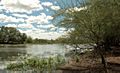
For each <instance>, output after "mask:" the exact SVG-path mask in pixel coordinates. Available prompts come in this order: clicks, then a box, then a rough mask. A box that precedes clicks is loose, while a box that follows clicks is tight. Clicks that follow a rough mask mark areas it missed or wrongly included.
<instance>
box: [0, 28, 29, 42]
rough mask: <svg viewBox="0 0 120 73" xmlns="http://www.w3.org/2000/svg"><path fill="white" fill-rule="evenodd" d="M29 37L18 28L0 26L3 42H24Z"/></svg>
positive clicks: (0, 35) (0, 37)
mask: <svg viewBox="0 0 120 73" xmlns="http://www.w3.org/2000/svg"><path fill="white" fill-rule="evenodd" d="M26 38H27V35H26V34H25V33H20V32H19V31H18V30H17V29H16V28H13V27H4V26H2V27H1V28H0V43H1V44H23V43H24V42H25V40H26Z"/></svg>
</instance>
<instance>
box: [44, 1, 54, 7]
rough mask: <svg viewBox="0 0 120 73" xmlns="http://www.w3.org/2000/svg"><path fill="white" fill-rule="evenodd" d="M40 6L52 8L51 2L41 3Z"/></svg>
mask: <svg viewBox="0 0 120 73" xmlns="http://www.w3.org/2000/svg"><path fill="white" fill-rule="evenodd" d="M42 5H43V6H46V7H49V6H52V5H53V3H51V2H43V3H42Z"/></svg>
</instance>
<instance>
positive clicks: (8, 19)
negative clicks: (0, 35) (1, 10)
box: [0, 14, 24, 22]
mask: <svg viewBox="0 0 120 73" xmlns="http://www.w3.org/2000/svg"><path fill="white" fill-rule="evenodd" d="M0 22H24V19H22V18H19V19H17V18H15V17H12V16H7V15H4V14H0Z"/></svg>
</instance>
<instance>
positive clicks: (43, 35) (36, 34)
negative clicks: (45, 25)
mask: <svg viewBox="0 0 120 73" xmlns="http://www.w3.org/2000/svg"><path fill="white" fill-rule="evenodd" d="M20 32H22V33H26V34H27V35H28V36H31V37H32V38H33V39H35V38H39V39H49V40H50V39H57V38H58V37H60V36H62V35H64V33H57V32H44V30H42V29H38V30H36V31H34V30H26V31H23V30H20Z"/></svg>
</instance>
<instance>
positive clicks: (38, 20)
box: [26, 13, 53, 24]
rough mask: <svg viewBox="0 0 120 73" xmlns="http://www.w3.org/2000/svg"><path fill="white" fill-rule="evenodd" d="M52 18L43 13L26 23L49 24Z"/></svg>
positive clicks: (32, 17) (30, 18) (31, 17)
mask: <svg viewBox="0 0 120 73" xmlns="http://www.w3.org/2000/svg"><path fill="white" fill-rule="evenodd" d="M52 19H53V17H52V16H47V15H46V14H45V13H41V15H39V16H30V17H29V18H28V19H27V20H26V22H27V23H37V24H47V23H49V20H52Z"/></svg>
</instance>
